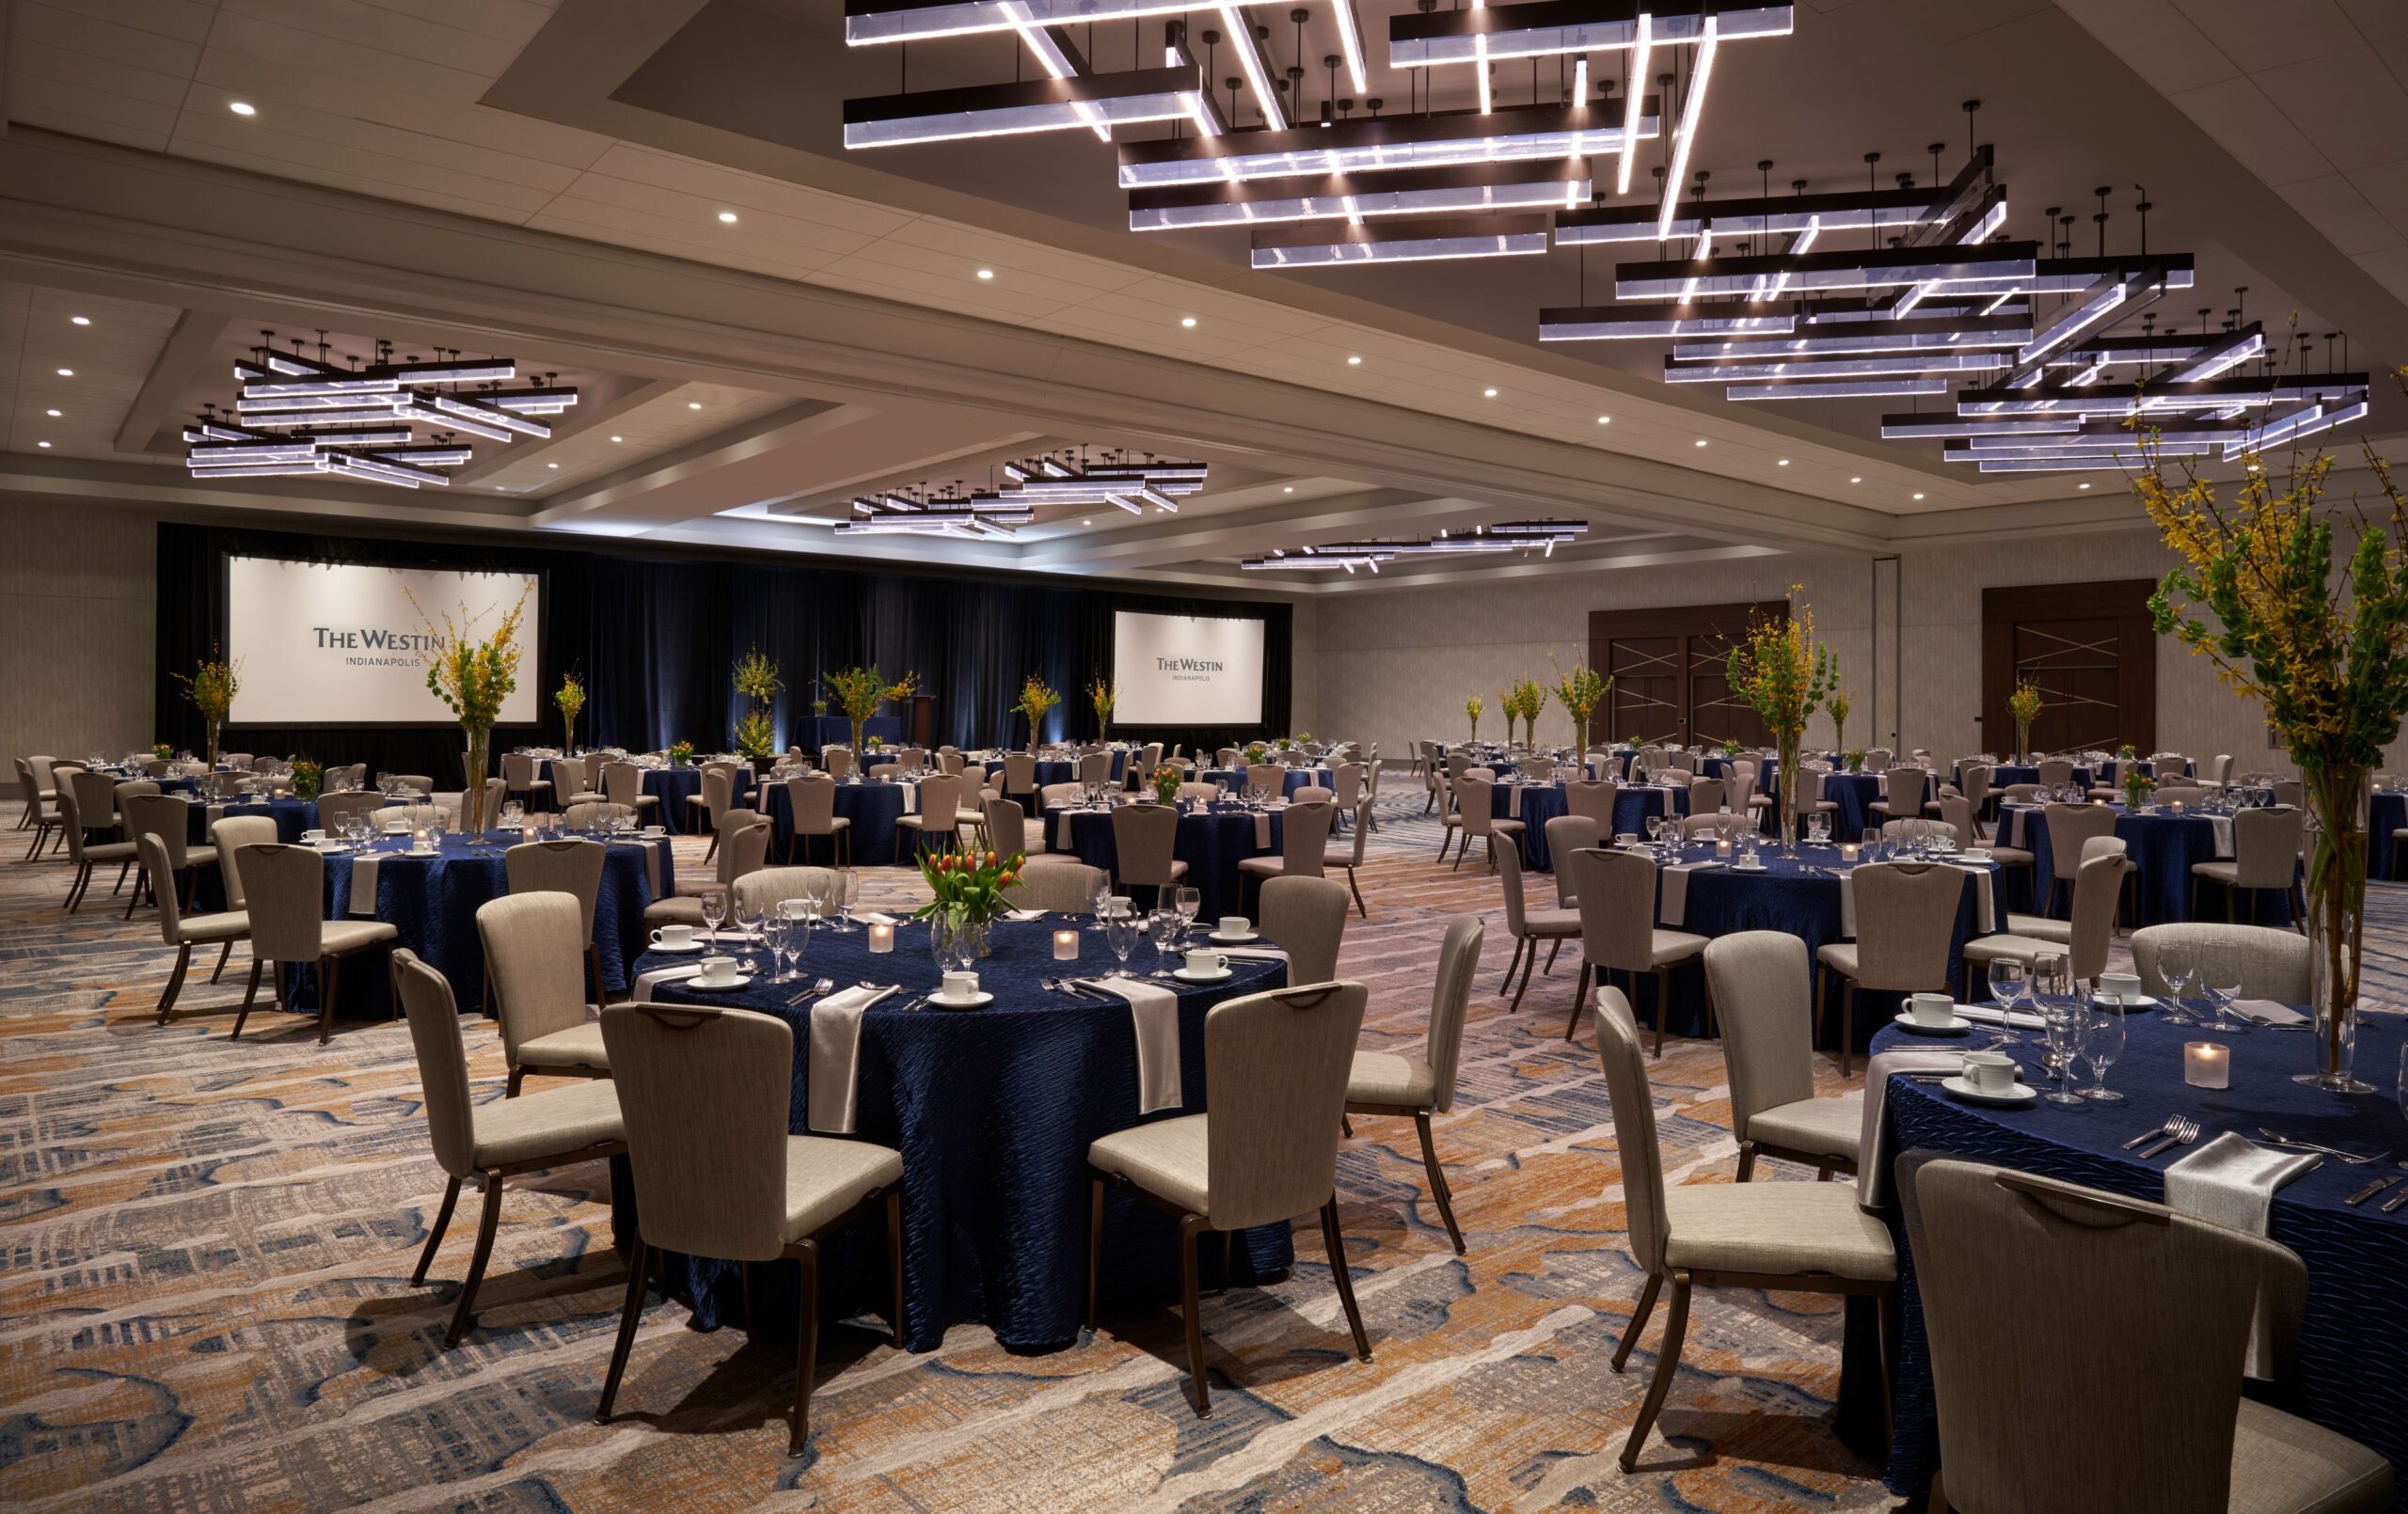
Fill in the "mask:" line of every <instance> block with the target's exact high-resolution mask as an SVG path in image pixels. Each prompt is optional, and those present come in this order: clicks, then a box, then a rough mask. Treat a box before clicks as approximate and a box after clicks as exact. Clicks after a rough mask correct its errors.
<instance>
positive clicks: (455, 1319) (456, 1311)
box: [443, 1173, 501, 1351]
mask: <svg viewBox="0 0 2408 1514" xmlns="http://www.w3.org/2000/svg"><path fill="white" fill-rule="evenodd" d="M484 1185H485V1206H484V1210H483V1213H481V1214H479V1215H478V1216H477V1249H476V1250H475V1251H474V1252H473V1253H471V1254H469V1256H468V1276H467V1281H466V1282H464V1283H462V1284H461V1285H460V1301H459V1303H457V1304H456V1305H454V1306H453V1308H452V1328H451V1329H450V1330H448V1331H446V1332H445V1333H444V1335H443V1348H444V1349H445V1350H447V1351H448V1350H450V1349H451V1348H453V1347H454V1346H457V1345H459V1344H460V1341H461V1338H462V1337H464V1336H466V1335H467V1333H468V1331H469V1330H470V1329H471V1328H472V1327H473V1326H474V1325H475V1324H476V1322H477V1317H476V1314H475V1312H474V1311H475V1306H476V1301H477V1285H478V1284H480V1283H482V1282H483V1281H484V1278H485V1263H486V1261H487V1260H489V1259H490V1258H491V1257H492V1255H493V1235H494V1232H495V1231H496V1230H497V1229H499V1227H500V1225H501V1175H500V1174H499V1173H487V1174H485V1175H484Z"/></svg>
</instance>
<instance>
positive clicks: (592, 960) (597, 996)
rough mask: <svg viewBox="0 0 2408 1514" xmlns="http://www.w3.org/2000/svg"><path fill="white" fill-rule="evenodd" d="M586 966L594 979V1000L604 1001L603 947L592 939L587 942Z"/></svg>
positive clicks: (597, 1001) (596, 1001)
mask: <svg viewBox="0 0 2408 1514" xmlns="http://www.w3.org/2000/svg"><path fill="white" fill-rule="evenodd" d="M585 967H586V970H587V972H588V973H589V974H590V975H591V976H592V978H593V980H594V1002H595V1003H597V1004H598V1003H601V1002H602V948H600V947H598V946H596V945H594V943H593V942H592V941H588V942H586V943H585Z"/></svg>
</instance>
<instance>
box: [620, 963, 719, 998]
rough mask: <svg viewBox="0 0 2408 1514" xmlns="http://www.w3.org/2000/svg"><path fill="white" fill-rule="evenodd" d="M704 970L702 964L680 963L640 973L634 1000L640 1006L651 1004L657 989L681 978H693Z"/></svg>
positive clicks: (637, 976)
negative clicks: (653, 993)
mask: <svg viewBox="0 0 2408 1514" xmlns="http://www.w3.org/2000/svg"><path fill="white" fill-rule="evenodd" d="M702 970H703V965H702V964H701V963H700V962H680V963H678V964H677V965H676V966H675V967H672V968H655V969H654V970H651V971H650V972H642V973H638V974H637V975H636V986H635V991H634V994H633V998H634V1000H635V1001H636V1002H637V1003H639V1004H649V1003H651V1002H652V991H653V990H654V989H655V988H657V987H659V986H661V985H662V984H664V983H675V982H676V981H677V980H678V979H680V978H691V977H693V976H695V975H696V974H698V973H700V972H701V971H702Z"/></svg>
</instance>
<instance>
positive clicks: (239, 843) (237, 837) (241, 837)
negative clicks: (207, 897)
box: [209, 814, 276, 909]
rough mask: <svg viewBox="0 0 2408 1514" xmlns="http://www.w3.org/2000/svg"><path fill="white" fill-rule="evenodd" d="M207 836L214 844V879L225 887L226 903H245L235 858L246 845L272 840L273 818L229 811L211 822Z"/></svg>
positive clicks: (233, 905) (231, 906) (238, 905)
mask: <svg viewBox="0 0 2408 1514" xmlns="http://www.w3.org/2000/svg"><path fill="white" fill-rule="evenodd" d="M209 839H210V841H211V842H212V843H213V844H214V845H215V846H216V848H217V880H218V882H219V884H220V885H221V886H223V887H224V889H225V890H226V907H227V908H229V909H241V908H244V907H246V900H247V899H248V898H249V895H248V894H247V893H246V891H245V890H244V888H243V870H242V866H241V864H240V863H239V862H238V861H237V858H238V857H239V856H240V855H241V853H242V850H243V848H244V847H246V846H257V845H260V844H262V843H266V842H273V841H275V840H276V822H275V821H274V820H273V819H271V818H269V817H268V816H266V815H263V814H237V815H228V816H226V817H225V818H224V819H222V820H216V821H213V822H211V823H210V827H209Z"/></svg>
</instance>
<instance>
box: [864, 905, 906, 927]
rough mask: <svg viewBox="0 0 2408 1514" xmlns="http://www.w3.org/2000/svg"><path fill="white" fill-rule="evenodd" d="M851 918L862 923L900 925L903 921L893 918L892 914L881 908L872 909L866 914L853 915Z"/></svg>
mask: <svg viewBox="0 0 2408 1514" xmlns="http://www.w3.org/2000/svg"><path fill="white" fill-rule="evenodd" d="M853 919H854V920H855V921H856V922H857V923H861V924H863V925H900V924H901V923H902V922H901V921H899V920H897V919H895V917H894V916H893V915H890V914H888V913H886V912H885V911H884V910H882V909H873V910H871V911H870V912H869V913H868V914H866V915H855V916H854V917H853Z"/></svg>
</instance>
